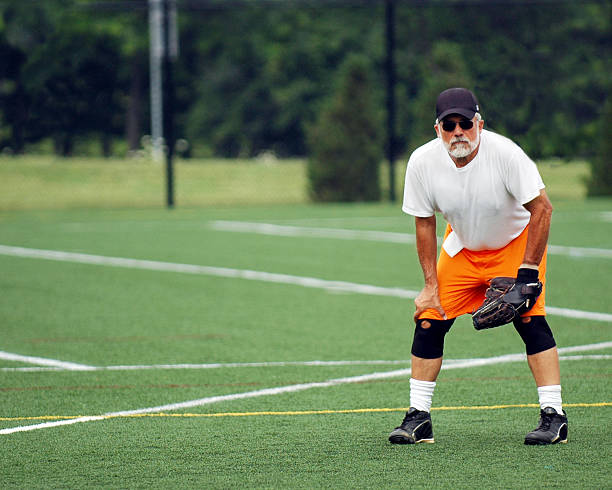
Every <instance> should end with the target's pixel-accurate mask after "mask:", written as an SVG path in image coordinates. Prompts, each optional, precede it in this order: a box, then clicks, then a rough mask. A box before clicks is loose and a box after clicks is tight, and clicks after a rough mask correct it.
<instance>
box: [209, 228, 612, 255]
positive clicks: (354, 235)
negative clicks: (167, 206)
mask: <svg viewBox="0 0 612 490" xmlns="http://www.w3.org/2000/svg"><path fill="white" fill-rule="evenodd" d="M210 227H211V228H212V229H213V230H217V231H231V232H237V233H256V234H260V235H274V236H290V237H311V238H313V237H314V238H336V239H342V240H368V241H375V242H390V243H410V244H413V243H415V240H416V238H415V235H413V234H410V233H394V232H388V231H367V230H350V229H343V228H312V227H306V226H285V225H275V224H270V223H252V222H247V221H222V220H219V221H211V223H210ZM438 242H441V238H440V237H438ZM548 253H549V254H550V255H565V256H569V257H578V258H586V257H592V258H604V259H612V249H607V248H587V247H565V246H561V245H549V246H548Z"/></svg>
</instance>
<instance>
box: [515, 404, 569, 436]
mask: <svg viewBox="0 0 612 490" xmlns="http://www.w3.org/2000/svg"><path fill="white" fill-rule="evenodd" d="M566 442H567V414H566V413H565V412H563V413H562V414H558V413H557V412H556V410H555V409H554V408H551V407H546V408H544V409H543V410H540V423H539V424H538V426H537V428H536V429H535V430H533V431H531V432H530V433H529V434H527V435H526V436H525V444H528V445H530V446H533V445H542V444H557V443H561V444H564V443H566Z"/></svg>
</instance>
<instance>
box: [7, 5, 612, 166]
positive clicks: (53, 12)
mask: <svg viewBox="0 0 612 490" xmlns="http://www.w3.org/2000/svg"><path fill="white" fill-rule="evenodd" d="M208 3H209V2H178V6H179V16H178V18H179V33H180V56H179V59H178V60H177V62H176V65H175V82H176V89H177V93H176V104H175V105H174V110H175V121H176V135H177V137H179V138H182V137H185V138H187V139H188V140H189V142H190V144H191V148H192V154H193V156H196V157H198V156H211V155H218V156H227V157H235V156H244V157H251V156H255V155H257V154H259V153H260V152H262V151H269V150H272V151H273V152H275V153H276V154H277V155H278V156H280V157H286V156H304V155H306V153H307V137H306V131H305V128H307V127H309V126H310V125H312V123H313V121H315V120H317V118H318V117H319V112H320V110H321V107H322V106H323V104H324V102H325V100H326V99H327V97H328V96H329V93H330V91H331V90H332V86H333V79H334V74H335V73H336V70H337V67H338V66H341V65H342V63H343V62H344V61H345V60H346V58H347V57H348V56H349V55H350V54H351V53H359V54H361V55H363V56H365V57H367V59H368V60H369V61H370V63H371V66H372V68H373V70H372V86H371V92H372V94H371V95H372V97H373V99H374V100H375V104H376V108H377V109H379V110H380V111H383V110H384V107H385V106H384V100H385V71H384V61H385V36H384V32H385V23H384V2H382V1H381V2H379V3H376V2H364V3H363V4H360V2H356V3H355V4H354V5H352V6H347V5H342V6H338V4H337V3H336V2H333V4H334V6H331V5H330V4H329V3H328V2H324V1H323V0H321V1H320V2H316V1H312V2H307V4H308V5H307V6H306V4H305V3H303V2H288V3H290V4H291V7H288V6H287V5H286V4H283V2H273V3H269V2H250V4H252V5H249V6H248V7H245V6H244V5H241V6H240V7H238V6H237V5H236V4H235V2H216V4H217V5H216V6H215V8H207V7H206V6H205V4H208ZM340 3H342V2H340ZM102 4H104V6H105V7H107V8H101V5H102ZM102 4H100V3H99V2H96V1H95V0H45V1H44V2H41V1H36V2H33V1H28V2H23V1H21V2H19V1H1V0H0V59H1V60H2V66H0V149H2V148H12V149H13V150H14V151H17V152H20V151H26V152H27V151H28V150H29V148H30V146H31V145H33V144H38V143H39V142H40V141H44V140H48V139H51V138H54V139H56V140H58V141H59V140H61V139H62V138H65V137H67V136H73V137H75V138H76V139H91V138H96V139H98V138H104V137H108V136H112V137H114V138H116V139H118V138H120V137H122V136H121V134H122V132H123V131H126V133H127V134H126V138H127V139H128V140H129V142H130V147H131V148H134V146H135V145H136V144H138V141H139V139H140V138H139V136H142V135H143V134H144V133H146V132H149V127H150V125H149V114H148V113H147V108H148V106H149V94H148V86H147V79H148V77H147V74H148V67H147V64H148V28H147V10H146V5H147V2H145V1H143V2H102ZM111 4H114V6H113V8H110V5H111ZM262 5H263V7H262ZM396 15H397V18H396V38H397V43H396V53H395V54H396V66H397V86H396V101H397V107H396V114H397V126H398V127H397V148H396V150H397V151H398V152H404V153H407V152H409V151H410V150H412V149H413V148H414V147H416V146H418V145H420V144H423V143H424V142H426V141H427V140H428V139H430V138H431V137H432V136H433V131H432V129H431V125H432V122H433V118H434V116H433V106H434V103H435V96H436V95H437V92H438V91H439V90H441V89H443V88H447V87H448V86H457V85H468V86H470V88H472V89H473V90H474V91H475V93H476V95H477V96H478V98H479V99H480V102H481V105H482V108H483V110H482V113H483V116H484V118H485V122H486V125H487V127H489V128H491V129H493V130H496V131H499V132H501V133H502V134H505V135H507V136H509V137H511V138H513V139H515V140H516V141H517V142H518V143H519V144H520V145H521V146H522V147H523V148H524V149H525V150H526V151H527V153H528V154H529V155H530V156H531V157H533V158H538V159H539V158H549V157H561V158H576V157H579V158H586V159H590V158H592V157H593V155H594V149H595V147H596V141H597V139H598V129H597V121H598V120H599V117H600V115H601V110H602V101H603V100H605V98H606V96H607V94H608V93H609V92H610V88H611V86H610V76H609V74H610V73H611V72H612V58H611V57H610V52H611V51H612V49H611V48H612V35H611V28H610V19H611V18H612V2H605V1H594V2H559V3H558V4H553V3H551V2H529V1H526V0H525V1H520V2H518V1H517V2H516V3H514V4H512V6H511V8H510V7H509V3H508V2H490V3H486V2H477V4H473V3H472V2H458V3H457V4H456V5H454V2H452V1H449V2H424V3H423V5H420V6H418V7H416V6H414V4H413V2H396ZM77 51H78V53H77ZM66 65H67V66H66ZM90 67H93V68H91V69H90ZM77 77H78V80H76V79H75V78H77ZM47 83H49V84H48V85H47ZM63 89H66V90H63ZM84 92H93V93H95V96H91V95H87V94H86V93H84ZM67 93H68V94H69V97H66V94H67ZM41 98H42V99H44V103H41V102H40V100H41ZM84 105H86V106H89V107H90V109H89V110H87V111H86V112H87V114H86V115H83V112H82V108H83V107H84ZM63 111H67V113H66V114H63V113H61V112H63ZM79 111H80V112H79ZM50 112H52V113H53V116H49V113H50ZM126 129H127V130H126ZM382 129H383V127H382V126H381V130H382ZM58 146H62V145H58ZM68 146H70V145H68Z"/></svg>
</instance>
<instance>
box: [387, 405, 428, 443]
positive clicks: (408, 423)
mask: <svg viewBox="0 0 612 490" xmlns="http://www.w3.org/2000/svg"><path fill="white" fill-rule="evenodd" d="M389 441H390V442H391V443H392V444H418V443H419V442H427V443H429V444H433V442H434V437H433V428H432V425H431V415H429V412H423V411H421V410H417V409H416V408H414V407H410V409H409V410H408V411H407V412H406V416H405V417H404V420H403V421H402V425H400V426H399V427H396V428H395V429H394V430H393V432H391V434H389Z"/></svg>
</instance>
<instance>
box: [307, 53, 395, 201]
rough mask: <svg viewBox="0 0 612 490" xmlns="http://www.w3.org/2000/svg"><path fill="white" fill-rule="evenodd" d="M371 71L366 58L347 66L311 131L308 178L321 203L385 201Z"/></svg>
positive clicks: (314, 197)
mask: <svg viewBox="0 0 612 490" xmlns="http://www.w3.org/2000/svg"><path fill="white" fill-rule="evenodd" d="M368 72H369V64H368V60H367V59H366V58H364V57H361V56H357V55H355V56H352V57H350V58H349V59H348V60H347V61H346V62H345V63H344V64H343V65H342V67H341V69H340V72H339V80H340V84H339V87H338V89H337V92H336V93H335V95H334V97H333V99H332V100H331V103H330V105H329V106H328V107H326V108H324V109H323V111H322V112H321V114H320V116H319V119H318V121H317V122H316V124H315V125H314V126H313V127H312V129H311V131H310V134H309V141H310V148H311V157H310V159H309V161H308V177H309V180H310V187H311V195H312V197H313V199H315V200H316V201H377V200H379V199H380V182H379V166H380V163H381V161H382V158H383V151H382V146H381V143H380V130H379V128H380V120H381V118H380V117H379V114H378V112H377V110H376V108H375V107H374V103H373V99H372V95H371V94H372V82H371V78H370V75H369V73H368Z"/></svg>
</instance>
